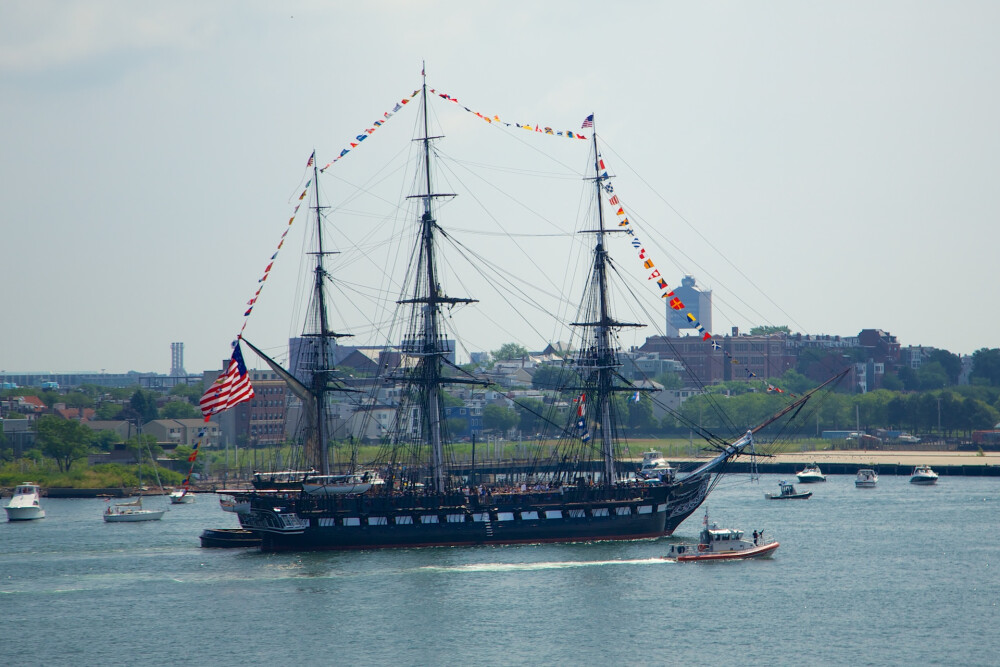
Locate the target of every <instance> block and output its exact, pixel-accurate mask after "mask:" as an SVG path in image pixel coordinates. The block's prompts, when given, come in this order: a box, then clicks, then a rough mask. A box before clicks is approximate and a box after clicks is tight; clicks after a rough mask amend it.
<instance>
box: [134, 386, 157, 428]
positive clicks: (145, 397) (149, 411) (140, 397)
mask: <svg viewBox="0 0 1000 667" xmlns="http://www.w3.org/2000/svg"><path fill="white" fill-rule="evenodd" d="M128 404H129V408H128V410H126V412H127V413H128V415H127V417H128V418H138V419H141V420H142V423H143V424H145V423H147V422H151V421H153V420H154V419H157V418H158V417H159V413H158V412H157V409H156V394H155V393H154V392H152V391H144V390H142V389H136V390H135V392H134V393H133V394H132V398H130V399H129V402H128Z"/></svg>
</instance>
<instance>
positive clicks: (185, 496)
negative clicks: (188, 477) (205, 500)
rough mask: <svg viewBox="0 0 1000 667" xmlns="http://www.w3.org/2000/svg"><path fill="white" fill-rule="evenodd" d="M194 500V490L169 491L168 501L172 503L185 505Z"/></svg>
mask: <svg viewBox="0 0 1000 667" xmlns="http://www.w3.org/2000/svg"><path fill="white" fill-rule="evenodd" d="M193 502H194V492H193V491H190V490H188V489H174V490H173V491H171V492H170V503H171V504H173V505H185V504H187V503H193Z"/></svg>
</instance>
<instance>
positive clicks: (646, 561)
mask: <svg viewBox="0 0 1000 667" xmlns="http://www.w3.org/2000/svg"><path fill="white" fill-rule="evenodd" d="M668 562H670V561H667V560H664V559H663V558H659V557H656V558H628V559H621V560H618V559H616V560H570V561H551V562H542V563H469V564H468V565H425V566H423V567H419V568H417V571H418V572H532V571H535V570H566V569H570V568H575V567H594V566H602V565H653V564H662V563H668Z"/></svg>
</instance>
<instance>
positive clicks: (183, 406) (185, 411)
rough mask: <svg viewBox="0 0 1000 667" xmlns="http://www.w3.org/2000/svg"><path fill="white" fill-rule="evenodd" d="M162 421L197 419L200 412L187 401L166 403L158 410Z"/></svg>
mask: <svg viewBox="0 0 1000 667" xmlns="http://www.w3.org/2000/svg"><path fill="white" fill-rule="evenodd" d="M160 415H161V416H162V418H163V419H197V418H198V417H200V416H201V410H199V409H198V408H196V407H195V406H193V405H191V404H190V403H188V402H187V401H168V402H167V404H166V405H164V406H163V408H162V409H161V410H160Z"/></svg>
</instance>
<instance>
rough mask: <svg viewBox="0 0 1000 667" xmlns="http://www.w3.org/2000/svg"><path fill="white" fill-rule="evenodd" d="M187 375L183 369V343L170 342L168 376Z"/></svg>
mask: <svg viewBox="0 0 1000 667" xmlns="http://www.w3.org/2000/svg"><path fill="white" fill-rule="evenodd" d="M182 375H187V371H186V370H184V343H171V344H170V377H181V376H182Z"/></svg>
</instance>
